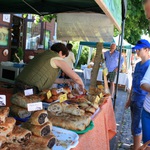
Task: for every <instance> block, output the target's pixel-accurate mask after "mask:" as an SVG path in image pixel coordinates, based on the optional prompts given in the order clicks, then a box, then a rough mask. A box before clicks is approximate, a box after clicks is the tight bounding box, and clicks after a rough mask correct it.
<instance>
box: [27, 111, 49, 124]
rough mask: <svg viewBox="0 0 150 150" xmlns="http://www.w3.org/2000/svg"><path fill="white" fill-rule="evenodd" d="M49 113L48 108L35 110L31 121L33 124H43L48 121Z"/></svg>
mask: <svg viewBox="0 0 150 150" xmlns="http://www.w3.org/2000/svg"><path fill="white" fill-rule="evenodd" d="M47 116H48V114H47V111H46V110H39V111H35V112H34V113H33V114H32V115H31V117H30V120H29V122H30V123H31V124H33V125H43V124H44V123H46V122H47V121H48V118H47Z"/></svg>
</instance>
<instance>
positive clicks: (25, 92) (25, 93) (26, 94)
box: [24, 89, 33, 96]
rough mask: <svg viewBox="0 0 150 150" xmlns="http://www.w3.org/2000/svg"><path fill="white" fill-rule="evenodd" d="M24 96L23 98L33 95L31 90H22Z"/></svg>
mask: <svg viewBox="0 0 150 150" xmlns="http://www.w3.org/2000/svg"><path fill="white" fill-rule="evenodd" d="M24 95H25V96H29V95H33V89H27V90H24Z"/></svg>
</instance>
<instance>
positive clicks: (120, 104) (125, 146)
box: [78, 72, 132, 150]
mask: <svg viewBox="0 0 150 150" xmlns="http://www.w3.org/2000/svg"><path fill="white" fill-rule="evenodd" d="M78 74H79V75H80V77H81V78H82V79H83V74H82V72H78ZM83 81H84V79H83ZM89 84H90V81H88V80H87V81H86V85H85V88H86V89H88V87H89ZM127 97H128V93H127V92H126V91H124V89H122V88H119V90H118V94H117V98H116V107H115V116H116V123H117V135H116V136H115V137H114V138H113V139H112V140H111V141H110V150H130V145H131V144H132V136H131V117H130V109H127V110H125V109H124V106H125V103H126V100H127Z"/></svg>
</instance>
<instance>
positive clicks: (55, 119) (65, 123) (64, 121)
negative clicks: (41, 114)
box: [49, 114, 91, 130]
mask: <svg viewBox="0 0 150 150" xmlns="http://www.w3.org/2000/svg"><path fill="white" fill-rule="evenodd" d="M49 119H50V121H51V122H52V123H53V125H55V126H59V127H62V128H65V129H69V130H85V128H86V127H87V126H88V125H89V124H90V121H91V117H90V116H73V115H69V114H68V115H67V116H65V117H62V116H61V117H60V116H51V117H49Z"/></svg>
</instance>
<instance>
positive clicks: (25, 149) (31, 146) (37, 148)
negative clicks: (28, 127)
mask: <svg viewBox="0 0 150 150" xmlns="http://www.w3.org/2000/svg"><path fill="white" fill-rule="evenodd" d="M22 150H51V149H49V148H48V147H44V146H43V145H41V144H40V143H35V142H33V141H31V140H30V141H29V142H27V143H25V144H24V145H23V146H22Z"/></svg>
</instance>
